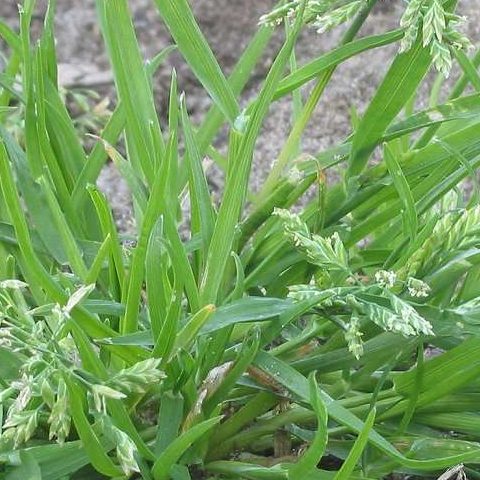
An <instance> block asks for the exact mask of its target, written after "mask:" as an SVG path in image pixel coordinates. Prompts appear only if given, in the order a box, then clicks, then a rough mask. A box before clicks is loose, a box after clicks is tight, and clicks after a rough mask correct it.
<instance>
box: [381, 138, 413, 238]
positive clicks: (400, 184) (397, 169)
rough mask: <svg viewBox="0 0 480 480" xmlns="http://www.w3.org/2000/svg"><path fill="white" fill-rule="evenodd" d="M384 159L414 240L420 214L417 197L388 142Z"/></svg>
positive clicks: (385, 145) (385, 146)
mask: <svg viewBox="0 0 480 480" xmlns="http://www.w3.org/2000/svg"><path fill="white" fill-rule="evenodd" d="M384 159H385V163H386V164H387V168H388V171H389V172H390V175H391V177H392V179H393V184H394V185H395V188H396V190H397V192H398V196H399V198H400V199H401V201H402V202H403V208H404V210H403V212H404V213H403V217H404V219H405V225H407V226H408V234H409V237H410V239H411V241H414V240H415V237H416V235H417V229H418V215H417V210H416V208H415V199H414V198H413V195H412V191H411V190H410V185H409V184H408V181H407V179H406V178H405V175H404V173H403V171H402V167H401V166H400V164H399V163H398V160H397V159H396V158H395V154H394V153H393V152H392V150H391V148H390V147H389V146H388V144H387V143H385V144H384Z"/></svg>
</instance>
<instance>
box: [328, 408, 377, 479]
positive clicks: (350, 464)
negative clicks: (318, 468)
mask: <svg viewBox="0 0 480 480" xmlns="http://www.w3.org/2000/svg"><path fill="white" fill-rule="evenodd" d="M375 413H376V412H375V409H372V410H371V411H370V413H369V414H368V417H367V419H366V420H365V426H364V427H363V429H362V431H361V432H360V434H359V435H358V437H357V439H356V440H355V443H354V444H353V447H352V449H351V450H350V453H349V454H348V457H347V458H346V459H345V461H344V462H343V464H342V466H341V467H340V470H339V471H338V472H337V473H336V475H335V477H334V480H349V479H350V478H352V473H353V471H354V470H355V466H356V464H357V462H358V460H359V459H360V456H361V455H362V452H363V451H364V450H365V447H366V446H367V442H368V436H369V434H370V431H371V430H372V428H373V424H374V423H375Z"/></svg>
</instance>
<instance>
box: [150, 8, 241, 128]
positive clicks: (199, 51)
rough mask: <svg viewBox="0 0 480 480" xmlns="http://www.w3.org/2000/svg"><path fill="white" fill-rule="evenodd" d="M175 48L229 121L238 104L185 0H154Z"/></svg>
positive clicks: (237, 110)
mask: <svg viewBox="0 0 480 480" xmlns="http://www.w3.org/2000/svg"><path fill="white" fill-rule="evenodd" d="M155 3H156V5H157V8H158V10H159V11H160V15H161V16H162V18H163V20H164V21H165V23H166V25H167V27H168V29H169V30H170V33H171V34H172V37H173V38H174V40H175V42H176V44H177V46H178V49H179V50H180V52H181V53H182V55H183V56H184V58H185V60H186V61H187V63H188V64H189V66H190V68H191V69H192V71H193V73H194V74H195V75H196V77H197V78H198V80H199V81H200V83H201V84H202V85H203V86H204V87H205V90H206V91H207V92H208V93H209V94H210V96H211V97H212V99H213V101H214V102H215V104H216V106H217V107H218V108H219V109H220V110H221V111H222V112H223V114H224V115H225V117H226V118H227V119H228V120H229V121H230V123H232V124H233V122H234V121H235V119H236V117H237V115H238V113H239V107H238V104H237V100H236V99H235V95H234V93H233V92H232V89H231V88H230V86H229V84H228V82H227V80H226V79H225V76H224V75H223V73H222V71H221V69H220V66H219V64H218V62H217V60H216V59H215V56H214V55H213V52H212V50H211V49H210V46H209V45H208V43H207V41H206V39H205V37H204V36H203V34H202V32H201V31H200V28H199V27H198V25H197V22H196V21H195V18H194V16H193V14H192V11H191V9H190V6H189V4H188V1H187V0H162V1H160V0H156V1H155Z"/></svg>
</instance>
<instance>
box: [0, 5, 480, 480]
mask: <svg viewBox="0 0 480 480" xmlns="http://www.w3.org/2000/svg"><path fill="white" fill-rule="evenodd" d="M375 3H376V2H375V0H368V1H366V2H363V1H353V2H340V3H338V4H334V3H328V2H327V4H325V5H324V4H320V3H315V2H307V1H298V0H294V1H291V2H281V3H280V4H279V5H278V7H277V8H276V9H274V10H273V11H272V12H271V13H270V14H268V15H266V16H265V17H262V19H261V23H260V25H259V29H258V32H257V33H256V34H255V36H254V37H253V38H252V39H251V41H250V43H249V45H248V46H247V48H246V50H245V51H244V53H243V55H242V56H241V58H240V60H239V62H238V64H237V65H236V67H235V68H234V70H233V71H232V74H231V76H230V77H229V78H227V77H225V76H224V74H223V72H222V70H221V68H220V66H219V64H218V62H217V60H216V58H215V55H214V54H213V52H212V50H211V49H210V47H209V45H208V43H207V41H206V39H205V38H204V36H203V35H202V33H201V30H200V29H199V27H198V25H197V23H196V20H195V18H194V16H193V14H192V12H191V10H190V7H189V4H188V2H187V0H163V1H159V0H157V1H156V2H155V4H156V6H157V7H158V10H159V13H160V16H161V18H162V20H163V21H164V22H165V24H166V25H167V27H168V28H169V30H170V32H171V34H172V37H173V39H174V42H175V48H177V49H178V50H179V51H180V53H181V54H182V55H183V57H184V58H185V60H186V62H187V63H188V64H189V66H190V68H191V70H192V71H193V73H194V74H195V75H196V77H197V79H198V80H199V82H200V83H201V84H202V85H203V87H204V89H205V91H206V92H207V93H208V94H209V96H210V98H211V99H212V104H213V106H212V107H211V109H210V111H209V112H207V113H206V114H205V117H204V119H203V121H202V122H201V123H200V124H198V125H197V124H193V123H192V121H191V119H190V118H189V115H188V112H187V109H186V107H185V97H184V95H183V94H182V95H180V94H179V92H178V89H177V79H176V74H175V72H172V80H171V89H170V103H169V110H168V115H167V118H166V119H165V120H166V121H165V126H163V124H161V123H160V121H159V119H158V116H157V113H156V111H155V107H154V93H153V91H152V87H151V85H152V81H151V80H152V75H153V74H154V73H155V70H156V69H157V68H165V67H163V65H162V64H163V61H164V59H165V57H166V56H167V55H168V54H169V53H170V51H171V50H172V48H168V49H167V50H165V51H163V52H160V53H159V55H158V56H157V57H155V58H154V59H151V60H150V61H148V62H146V63H145V62H144V59H143V58H142V57H141V55H140V51H139V47H138V43H137V40H136V36H135V30H134V27H133V23H132V19H131V16H130V13H129V10H128V5H127V1H126V0H115V1H113V0H96V6H97V13H98V25H99V27H100V29H101V31H102V34H103V38H104V41H105V45H106V48H107V51H108V55H109V58H110V62H111V65H112V70H113V73H114V77H115V86H116V92H117V103H116V106H115V109H114V111H113V112H112V113H111V115H110V117H109V120H108V122H107V124H106V126H105V128H104V129H103V131H102V132H101V133H99V134H98V136H97V137H95V138H96V143H95V145H94V146H93V148H91V149H90V150H87V149H86V148H85V146H84V144H83V141H82V140H83V135H84V133H85V131H86V130H85V129H90V128H91V126H92V121H93V120H92V121H89V119H88V115H87V116H84V117H83V118H82V121H81V122H79V121H78V119H73V118H71V115H70V113H69V111H68V109H67V107H66V103H65V95H64V93H63V92H61V91H59V89H58V86H57V65H56V56H55V41H54V38H55V36H54V21H53V20H54V15H55V1H53V0H51V1H50V2H49V9H48V12H47V14H46V17H45V22H44V28H43V32H42V34H41V36H40V40H39V41H38V42H37V43H33V42H32V40H31V37H30V22H31V19H32V15H33V12H34V9H35V2H34V1H32V0H26V1H25V2H24V4H23V6H22V7H21V9H20V18H19V29H18V31H16V30H12V29H10V28H9V27H8V26H7V25H6V24H5V23H0V35H2V37H3V39H4V41H5V42H6V43H7V44H8V47H9V56H8V58H7V62H6V67H5V70H4V72H3V73H2V74H1V76H0V85H1V87H2V90H1V92H0V115H1V117H2V123H3V126H1V127H0V186H1V195H0V204H1V208H0V322H1V323H0V407H1V408H0V422H1V424H2V430H1V433H0V476H1V477H2V478H5V479H7V480H14V479H16V478H26V479H29V480H41V479H44V480H47V479H48V480H67V479H68V480H70V479H71V480H80V479H101V478H116V479H120V478H139V479H140V478H141V479H144V480H167V479H170V478H172V479H175V480H188V479H195V478H209V479H227V478H235V479H238V478H242V479H293V480H296V479H312V480H313V479H335V480H343V479H347V478H352V479H356V478H358V479H360V478H363V479H378V478H393V477H391V475H397V476H398V475H405V476H410V477H411V476H416V477H417V478H438V477H439V476H440V475H442V473H443V472H445V471H447V473H445V474H444V475H443V476H442V477H441V478H442V479H447V478H460V477H457V475H460V474H462V472H463V473H464V474H465V475H467V476H468V478H471V479H475V478H479V476H480V469H479V466H478V465H479V464H480V434H479V432H480V428H479V427H480V420H479V418H480V417H479V416H478V399H479V396H480V383H479V380H478V379H479V378H480V375H479V374H480V364H479V362H478V358H479V355H480V331H479V327H478V324H479V321H478V318H479V306H478V305H479V300H478V299H479V298H480V288H479V283H478V280H479V276H480V264H479V262H480V255H479V250H478V245H479V243H480V236H479V229H478V225H479V224H480V207H479V205H478V185H477V183H476V169H477V167H478V165H479V164H480V143H479V141H478V138H479V137H478V132H479V131H480V120H479V118H480V117H479V113H480V98H479V94H478V88H479V84H480V82H479V76H478V72H477V67H478V64H479V63H480V56H479V55H478V53H474V54H473V56H472V55H471V54H469V53H468V52H467V53H465V50H466V49H467V47H468V40H467V39H466V38H465V37H463V36H462V35H461V34H460V33H459V31H458V30H457V29H456V24H457V23H458V17H456V16H455V14H454V12H455V9H456V2H455V1H453V0H448V1H445V2H441V1H440V0H424V1H422V0H410V2H409V3H408V4H407V6H406V10H405V13H404V15H403V17H402V22H401V25H400V28H399V29H398V30H394V31H391V32H384V33H381V34H379V35H375V36H371V37H363V38H357V33H358V32H359V30H360V28H361V26H362V24H363V23H364V22H365V20H366V18H367V17H368V15H369V14H370V12H371V9H372V8H373V7H374V5H375ZM284 17H285V20H283V18H284ZM282 22H283V23H284V24H285V25H284V26H285V42H284V44H283V46H282V48H281V50H280V51H279V52H278V55H277V56H276V58H275V60H274V61H273V63H272V65H271V67H270V69H269V71H268V74H267V75H266V76H265V79H264V82H263V86H262V88H261V90H260V92H259V94H258V96H257V97H256V98H255V99H253V100H252V101H251V103H250V104H249V105H248V106H247V107H246V109H245V110H244V111H241V110H240V107H239V105H240V104H241V99H242V91H243V89H244V87H245V85H246V84H247V82H248V80H249V78H250V75H251V74H252V71H253V69H254V67H255V64H256V63H257V61H258V60H259V59H260V58H261V56H262V53H263V52H264V51H265V49H266V47H267V45H268V43H269V40H270V37H271V35H272V32H273V28H274V25H276V24H278V23H282ZM345 22H347V23H349V27H348V28H347V30H346V33H345V34H344V36H343V39H342V40H341V42H340V44H339V45H338V46H337V47H336V48H334V49H332V50H331V51H329V52H326V53H325V54H322V55H320V56H319V57H317V58H313V59H311V61H310V62H307V63H306V64H304V65H297V62H296V59H295V44H296V40H297V37H298V34H299V32H300V31H301V29H302V28H304V25H305V24H306V23H313V24H314V26H315V27H316V28H318V29H319V30H322V31H323V30H328V29H330V28H335V27H336V26H337V25H339V24H341V23H345ZM392 43H397V44H398V45H399V51H398V52H397V53H396V54H394V55H393V56H392V59H391V60H392V61H391V65H390V66H389V68H388V69H387V71H386V73H385V75H384V78H383V80H382V82H381V83H380V85H379V87H378V88H377V90H376V92H375V94H374V95H373V98H372V99H371V101H370V103H369V105H368V107H367V108H366V110H365V112H364V113H363V114H362V115H361V116H360V117H359V118H356V119H354V122H353V124H352V132H351V135H349V136H348V137H347V138H345V139H344V141H343V142H341V143H339V144H338V145H336V146H334V147H332V148H330V149H328V150H326V151H323V152H319V153H318V155H316V156H315V157H308V158H307V157H305V156H303V155H302V149H301V138H302V135H303V132H304V130H305V128H306V126H307V124H308V123H309V120H310V118H311V115H312V113H313V111H314V110H315V108H316V106H317V104H318V102H319V100H320V98H321V96H322V94H323V92H324V90H325V89H326V88H327V87H328V86H329V84H330V81H331V79H332V74H333V72H334V70H335V68H336V67H337V66H338V65H340V64H341V63H342V62H344V61H346V60H347V59H348V58H350V57H352V56H354V55H361V54H362V52H365V51H368V50H370V49H373V48H381V47H382V46H384V45H388V44H392ZM454 62H457V63H458V67H459V69H460V71H461V76H460V78H459V79H458V81H457V83H456V84H455V85H454V86H453V88H452V89H451V90H449V87H448V86H447V84H445V83H444V82H443V81H442V75H444V74H446V73H447V72H448V71H449V70H450V68H451V66H452V64H453V63H454ZM434 68H436V69H437V70H439V71H440V72H441V73H440V74H439V77H438V79H437V81H436V82H435V86H434V88H433V89H432V95H431V99H430V106H429V108H427V109H425V110H417V109H416V107H415V105H416V102H415V95H416V93H417V92H418V90H419V89H420V87H421V86H422V84H423V82H424V81H425V80H424V79H425V76H426V74H427V72H428V71H429V70H431V69H434ZM310 83H313V84H314V87H313V90H311V93H310V95H309V96H307V97H306V100H305V102H303V101H302V95H300V92H302V91H303V89H304V87H305V86H306V85H307V84H310ZM467 87H469V88H470V90H471V91H470V93H465V92H468V90H467ZM472 92H473V93H472ZM440 93H442V95H440ZM285 96H291V99H292V102H293V103H294V108H293V109H292V111H293V115H292V127H291V133H290V134H289V136H288V137H287V138H286V139H285V144H284V145H283V148H282V150H281V153H280V155H279V157H278V158H277V159H276V162H275V163H274V166H273V168H272V170H271V173H270V175H269V177H268V178H267V179H266V181H265V183H264V185H263V187H262V188H261V189H260V191H259V192H250V191H249V177H250V172H251V169H252V159H253V155H254V152H255V145H256V141H257V138H258V137H259V134H260V129H261V126H262V124H263V121H264V120H265V118H266V116H267V115H268V113H269V110H270V109H274V108H275V101H276V100H277V99H278V98H280V97H285ZM444 96H446V97H448V101H447V102H445V103H443V104H442V103H440V104H439V102H438V98H442V97H444ZM94 120H95V123H94V125H97V124H98V123H97V122H98V119H94ZM225 124H226V125H227V127H228V129H229V136H228V145H227V150H226V153H225V154H221V153H219V152H218V151H215V149H214V147H213V144H214V141H215V139H216V136H217V134H218V133H219V131H220V129H221V128H222V127H223V126H224V125H225ZM12 125H13V126H12ZM97 133H98V132H97ZM119 144H121V145H124V146H125V148H123V147H122V148H120V147H119ZM207 152H210V153H212V154H213V156H214V157H215V158H216V159H217V160H218V161H219V164H220V166H223V167H224V168H225V170H226V172H225V173H226V181H225V186H224V189H223V191H222V192H221V202H220V203H219V205H216V204H215V203H214V202H213V201H212V192H211V191H210V187H209V184H208V181H207V177H206V174H205V172H204V168H203V165H202V159H203V157H204V156H205V155H206V153H207ZM374 153H375V155H376V158H378V159H379V161H376V162H371V161H370V160H371V158H372V155H373V154H374ZM108 159H111V160H112V161H113V162H114V163H115V165H116V167H117V168H118V170H119V172H120V173H121V175H122V176H123V178H124V179H125V181H126V182H127V184H128V186H129V188H130V190H131V193H132V198H133V203H134V212H135V225H136V228H137V230H136V232H135V237H136V242H135V244H134V245H133V246H131V245H128V244H127V243H125V242H123V237H122V234H121V233H119V232H118V231H117V228H116V225H115V222H114V219H113V216H112V213H111V210H110V207H109V205H108V202H107V200H106V198H105V196H104V195H103V193H102V192H101V191H100V190H99V189H98V188H97V187H96V186H95V183H96V180H97V177H98V175H99V172H100V170H101V169H102V166H103V165H104V164H105V162H107V160H108ZM338 166H340V169H341V172H342V175H341V177H340V179H339V180H338V181H337V182H336V183H333V184H332V183H328V184H327V183H326V181H325V173H326V172H328V171H329V170H330V169H334V168H338ZM467 179H470V182H471V183H472V184H473V185H474V188H473V189H472V192H471V193H470V194H467V193H466V192H465V191H464V189H463V187H462V185H464V182H465V180H467ZM307 190H308V191H309V192H313V195H312V194H310V195H309V196H308V197H305V192H307ZM185 198H188V199H189V204H190V209H189V212H188V214H182V213H181V212H182V210H181V204H182V202H183V201H184V199H185ZM307 198H310V200H308V199H307ZM247 199H249V200H248V201H247ZM294 206H296V207H297V208H296V211H298V212H299V213H292V207H294ZM185 217H187V218H185ZM186 224H188V225H189V228H190V230H189V232H188V235H185V233H184V230H185V225H186ZM182 229H183V230H182ZM180 231H181V232H182V234H180ZM432 351H434V352H435V353H434V354H432ZM332 460H333V461H332ZM459 465H460V466H459ZM461 465H463V466H461ZM449 469H451V470H449ZM396 478H397V477H396Z"/></svg>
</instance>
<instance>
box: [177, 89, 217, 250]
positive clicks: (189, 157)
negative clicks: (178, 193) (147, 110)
mask: <svg viewBox="0 0 480 480" xmlns="http://www.w3.org/2000/svg"><path fill="white" fill-rule="evenodd" d="M180 108H181V119H182V126H183V131H184V134H185V144H186V163H187V167H188V172H189V185H190V189H189V192H190V204H191V215H192V233H193V234H195V233H198V232H200V233H201V237H202V243H203V250H204V252H205V253H206V252H207V250H208V247H209V245H210V240H211V238H212V235H213V230H214V226H215V217H216V215H215V210H214V208H213V205H212V200H211V196H210V192H209V189H208V183H207V179H206V178H205V173H204V170H203V167H202V157H201V156H200V151H199V149H198V146H197V144H196V141H195V137H194V134H193V129H192V125H191V123H190V119H189V118H188V114H187V107H186V105H185V99H184V98H183V99H182V101H181V107H180Z"/></svg>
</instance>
